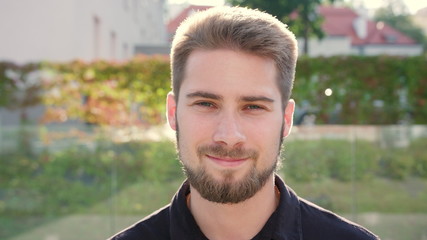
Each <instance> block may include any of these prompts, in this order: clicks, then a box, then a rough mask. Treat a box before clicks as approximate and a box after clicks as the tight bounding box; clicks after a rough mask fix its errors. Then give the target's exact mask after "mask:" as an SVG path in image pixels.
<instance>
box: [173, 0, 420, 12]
mask: <svg viewBox="0 0 427 240" xmlns="http://www.w3.org/2000/svg"><path fill="white" fill-rule="evenodd" d="M168 1H169V3H184V2H188V3H190V4H195V5H211V6H218V5H223V4H224V0H168ZM346 1H347V2H349V1H352V0H346ZM363 2H364V4H365V7H366V8H368V9H375V8H378V7H381V5H382V3H383V0H363ZM403 2H404V3H405V4H406V6H407V7H408V10H409V12H410V13H412V14H414V13H416V11H417V10H419V9H421V8H424V7H427V1H425V0H403Z"/></svg>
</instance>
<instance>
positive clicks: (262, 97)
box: [240, 96, 274, 102]
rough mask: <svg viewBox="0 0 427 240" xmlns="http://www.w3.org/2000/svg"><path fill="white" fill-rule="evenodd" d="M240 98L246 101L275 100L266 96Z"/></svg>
mask: <svg viewBox="0 0 427 240" xmlns="http://www.w3.org/2000/svg"><path fill="white" fill-rule="evenodd" d="M240 100H241V101H244V102H274V100H273V99H271V98H268V97H264V96H243V97H241V98H240Z"/></svg>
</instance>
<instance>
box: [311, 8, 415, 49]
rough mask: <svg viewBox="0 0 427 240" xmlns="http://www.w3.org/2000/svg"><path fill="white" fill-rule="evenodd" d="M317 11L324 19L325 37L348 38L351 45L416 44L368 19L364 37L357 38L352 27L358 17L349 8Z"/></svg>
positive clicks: (390, 28)
mask: <svg viewBox="0 0 427 240" xmlns="http://www.w3.org/2000/svg"><path fill="white" fill-rule="evenodd" d="M318 11H319V14H320V15H321V16H323V18H324V21H323V25H322V28H323V31H325V33H326V35H329V36H349V37H350V38H351V44H352V45H370V44H396V45H401V44H416V42H415V41H414V40H413V39H411V38H410V37H408V36H406V35H405V34H403V33H401V32H399V31H397V30H396V29H394V28H392V27H390V26H389V25H387V24H385V23H380V22H374V21H372V20H369V19H366V24H367V26H366V30H367V34H366V37H365V38H363V39H361V38H359V37H358V35H357V33H356V31H355V28H354V25H353V23H354V21H355V20H356V19H357V18H358V17H359V15H358V14H357V13H356V12H355V11H354V10H352V9H350V8H339V7H332V6H321V7H319V9H318Z"/></svg>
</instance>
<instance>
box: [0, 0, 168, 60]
mask: <svg viewBox="0 0 427 240" xmlns="http://www.w3.org/2000/svg"><path fill="white" fill-rule="evenodd" d="M164 3H165V0H60V1H59V0H37V1H34V0H14V1H10V0H2V1H0V32H1V33H2V36H1V41H0V61H5V60H7V61H13V62H17V63H24V62H32V61H40V60H48V61H61V62H63V61H71V60H74V59H82V60H85V61H92V60H95V59H106V60H124V59H127V58H129V57H132V56H133V54H134V47H135V46H136V45H141V44H145V45H150V44H151V45H165V44H167V36H166V28H165V24H164V23H163V14H164ZM95 18H97V19H98V21H99V31H98V37H96V33H95V23H94V22H95V20H94V19H95ZM113 36H114V37H113ZM95 39H98V40H95Z"/></svg>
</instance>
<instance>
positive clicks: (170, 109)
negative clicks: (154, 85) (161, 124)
mask: <svg viewBox="0 0 427 240" xmlns="http://www.w3.org/2000/svg"><path fill="white" fill-rule="evenodd" d="M166 109H167V110H166V111H167V112H166V116H167V119H168V123H169V126H170V127H171V128H172V129H173V130H174V131H176V100H175V95H174V94H173V93H172V92H169V93H168V96H167V98H166Z"/></svg>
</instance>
